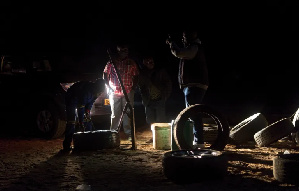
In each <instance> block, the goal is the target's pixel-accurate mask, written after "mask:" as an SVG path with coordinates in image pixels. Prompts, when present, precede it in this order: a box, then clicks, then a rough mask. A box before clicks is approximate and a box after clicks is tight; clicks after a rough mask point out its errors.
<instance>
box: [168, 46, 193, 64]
mask: <svg viewBox="0 0 300 191" xmlns="http://www.w3.org/2000/svg"><path fill="white" fill-rule="evenodd" d="M170 49H171V53H172V54H173V55H174V56H175V57H177V58H181V59H187V60H190V59H193V58H194V57H195V56H196V54H197V51H198V46H197V45H191V46H188V47H187V48H180V47H179V46H178V45H177V44H176V43H175V42H171V43H170Z"/></svg>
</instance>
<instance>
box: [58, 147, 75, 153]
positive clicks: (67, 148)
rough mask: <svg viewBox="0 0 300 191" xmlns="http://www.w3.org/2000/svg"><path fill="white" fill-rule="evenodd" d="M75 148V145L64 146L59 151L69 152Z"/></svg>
mask: <svg viewBox="0 0 300 191" xmlns="http://www.w3.org/2000/svg"><path fill="white" fill-rule="evenodd" d="M72 150H73V147H64V148H63V149H61V150H60V151H59V152H60V153H69V152H70V151H72Z"/></svg>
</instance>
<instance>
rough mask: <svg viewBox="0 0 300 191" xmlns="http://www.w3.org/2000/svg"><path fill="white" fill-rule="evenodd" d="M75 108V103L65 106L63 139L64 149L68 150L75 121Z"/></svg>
mask: <svg viewBox="0 0 300 191" xmlns="http://www.w3.org/2000/svg"><path fill="white" fill-rule="evenodd" d="M75 109H76V107H75V104H70V105H67V106H66V114H67V124H66V130H65V139H64V141H63V149H64V150H70V148H71V143H72V140H73V134H74V132H75V123H76V116H75Z"/></svg>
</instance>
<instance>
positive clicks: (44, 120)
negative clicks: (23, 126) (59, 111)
mask: <svg viewBox="0 0 300 191" xmlns="http://www.w3.org/2000/svg"><path fill="white" fill-rule="evenodd" d="M53 123H54V121H53V116H52V114H51V112H50V111H48V110H42V111H40V112H39V113H38V115H37V127H38V129H39V130H40V131H41V132H43V133H48V132H50V131H51V129H52V127H53Z"/></svg>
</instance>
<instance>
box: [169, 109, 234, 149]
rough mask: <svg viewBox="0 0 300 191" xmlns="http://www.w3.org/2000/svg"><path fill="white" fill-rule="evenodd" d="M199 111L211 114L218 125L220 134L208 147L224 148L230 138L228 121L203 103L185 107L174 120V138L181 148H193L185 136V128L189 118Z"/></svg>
mask: <svg viewBox="0 0 300 191" xmlns="http://www.w3.org/2000/svg"><path fill="white" fill-rule="evenodd" d="M199 112H201V113H204V114H206V115H208V116H210V117H211V118H212V119H213V120H214V121H215V123H216V124H217V126H218V135H217V137H216V139H215V141H214V142H213V143H212V144H210V146H209V147H208V149H215V150H223V149H224V148H225V146H226V145H227V142H228V138H229V125H228V122H227V120H226V119H225V118H224V117H223V116H222V115H221V114H220V113H219V112H218V111H216V110H214V109H212V108H211V107H209V106H207V105H203V104H195V105H191V106H189V107H187V108H185V109H183V110H182V111H181V112H180V113H179V114H178V116H177V117H176V119H175V120H174V123H173V128H174V140H175V142H176V144H177V146H178V148H179V150H183V149H186V150H190V149H193V148H191V145H190V144H189V143H188V142H187V141H186V139H185V137H184V128H186V125H185V124H186V122H187V121H188V120H189V118H190V117H191V116H193V115H195V114H196V113H199Z"/></svg>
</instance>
